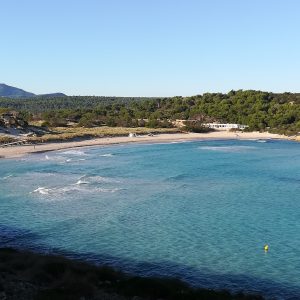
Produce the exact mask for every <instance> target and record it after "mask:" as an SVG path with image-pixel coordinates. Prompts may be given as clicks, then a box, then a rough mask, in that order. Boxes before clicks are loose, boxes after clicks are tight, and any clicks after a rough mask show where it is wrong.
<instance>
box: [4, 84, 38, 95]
mask: <svg viewBox="0 0 300 300" xmlns="http://www.w3.org/2000/svg"><path fill="white" fill-rule="evenodd" d="M34 96H35V94H33V93H29V92H26V91H24V90H22V89H19V88H16V87H13V86H9V85H6V84H4V83H1V84H0V97H9V98H30V97H34Z"/></svg>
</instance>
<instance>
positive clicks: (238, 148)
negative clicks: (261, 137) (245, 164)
mask: <svg viewBox="0 0 300 300" xmlns="http://www.w3.org/2000/svg"><path fill="white" fill-rule="evenodd" d="M198 149H201V150H211V151H219V152H244V151H248V150H253V149H256V147H253V146H202V147H199V148H198Z"/></svg>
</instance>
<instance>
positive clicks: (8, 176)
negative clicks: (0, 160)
mask: <svg viewBox="0 0 300 300" xmlns="http://www.w3.org/2000/svg"><path fill="white" fill-rule="evenodd" d="M12 176H13V175H12V174H9V175H6V176H4V177H2V178H1V179H2V180H6V179H8V178H10V177H12Z"/></svg>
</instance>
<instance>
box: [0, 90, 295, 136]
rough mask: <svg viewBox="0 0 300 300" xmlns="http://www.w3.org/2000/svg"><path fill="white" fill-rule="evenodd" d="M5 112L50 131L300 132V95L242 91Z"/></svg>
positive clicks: (50, 103) (43, 103)
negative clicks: (211, 125)
mask: <svg viewBox="0 0 300 300" xmlns="http://www.w3.org/2000/svg"><path fill="white" fill-rule="evenodd" d="M0 107H2V108H9V109H14V110H18V111H21V112H22V114H23V116H24V117H25V118H26V119H27V120H29V121H30V120H43V121H44V125H48V126H67V124H68V123H70V122H71V123H74V124H76V125H77V126H82V127H93V126H102V125H107V126H122V127H144V126H147V127H153V128H155V127H162V128H167V127H172V126H173V125H172V123H171V122H172V121H174V120H187V121H189V120H190V122H198V123H200V124H201V123H204V122H227V123H239V124H244V125H248V126H249V128H248V130H251V131H252V130H260V131H265V130H268V131H270V132H276V133H284V134H288V135H294V134H298V132H300V94H295V93H281V94H276V93H269V92H262V91H254V90H247V91H244V90H238V91H230V92H229V93H227V94H223V93H205V94H203V95H196V96H191V97H181V96H176V97H170V98H145V97H141V98H134V97H96V96H68V97H67V96H66V97H53V98H38V97H35V98H32V99H8V98H0Z"/></svg>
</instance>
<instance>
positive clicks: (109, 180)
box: [87, 176, 120, 183]
mask: <svg viewBox="0 0 300 300" xmlns="http://www.w3.org/2000/svg"><path fill="white" fill-rule="evenodd" d="M87 178H88V179H89V180H90V181H91V182H93V183H119V182H120V181H119V180H116V179H113V178H109V177H102V176H88V177H87Z"/></svg>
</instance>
